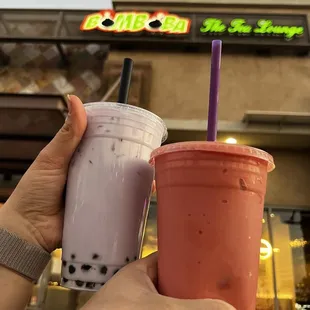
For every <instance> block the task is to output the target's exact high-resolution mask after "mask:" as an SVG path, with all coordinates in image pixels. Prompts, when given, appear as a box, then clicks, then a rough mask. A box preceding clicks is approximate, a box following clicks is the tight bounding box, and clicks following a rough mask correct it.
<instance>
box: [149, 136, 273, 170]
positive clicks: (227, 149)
mask: <svg viewBox="0 0 310 310" xmlns="http://www.w3.org/2000/svg"><path fill="white" fill-rule="evenodd" d="M186 151H202V152H213V153H221V154H228V155H236V156H247V157H253V158H256V159H259V160H261V161H265V162H267V170H268V172H270V171H272V170H273V169H274V168H275V164H274V161H273V157H272V156H271V155H270V154H268V153H267V152H265V151H263V150H260V149H257V148H254V147H250V146H246V145H240V144H228V143H222V142H209V141H190V142H178V143H171V144H167V145H164V146H161V147H159V148H157V149H156V150H154V151H153V152H152V153H151V159H150V163H151V164H153V165H154V164H155V159H156V157H158V156H161V155H164V154H169V153H174V152H186Z"/></svg>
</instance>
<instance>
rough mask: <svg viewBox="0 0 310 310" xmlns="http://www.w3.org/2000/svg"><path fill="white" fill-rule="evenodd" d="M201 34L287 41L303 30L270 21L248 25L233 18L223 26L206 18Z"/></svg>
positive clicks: (302, 28)
mask: <svg viewBox="0 0 310 310" xmlns="http://www.w3.org/2000/svg"><path fill="white" fill-rule="evenodd" d="M200 32H201V33H206V34H207V33H209V34H217V35H221V34H227V33H228V34H230V35H238V36H249V35H259V36H264V37H268V36H273V37H282V38H284V39H285V40H287V41H290V40H292V39H294V38H297V37H301V36H303V34H304V32H305V29H304V27H302V26H288V25H276V24H274V21H273V20H272V19H259V20H258V21H257V22H256V25H255V26H253V25H250V24H248V23H247V21H246V19H244V18H234V19H233V20H231V21H230V23H229V24H225V23H224V22H223V20H222V19H219V18H206V19H205V20H204V21H203V22H202V26H201V28H200Z"/></svg>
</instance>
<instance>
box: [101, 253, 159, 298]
mask: <svg viewBox="0 0 310 310" xmlns="http://www.w3.org/2000/svg"><path fill="white" fill-rule="evenodd" d="M128 283H131V285H130V286H129V287H128V285H127V284H128ZM156 283H157V253H154V254H151V255H149V256H148V257H146V258H143V259H139V260H137V261H135V262H133V263H131V264H129V265H127V266H125V267H124V268H122V269H121V270H120V271H119V272H118V273H117V274H116V275H115V276H114V277H113V278H112V279H111V280H110V281H109V282H108V284H107V287H110V288H112V287H115V288H116V287H117V289H118V290H120V289H121V287H123V286H124V289H125V288H126V291H127V293H128V292H129V291H131V290H132V294H136V293H135V292H142V291H143V292H152V293H157V290H156Z"/></svg>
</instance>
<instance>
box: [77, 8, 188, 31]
mask: <svg viewBox="0 0 310 310" xmlns="http://www.w3.org/2000/svg"><path fill="white" fill-rule="evenodd" d="M190 26H191V20H190V19H189V18H185V17H180V16H178V15H175V14H170V13H168V12H164V11H158V12H155V13H154V14H150V13H148V12H114V11H112V10H105V11H100V12H98V13H93V14H89V15H87V16H86V17H85V18H84V20H83V22H82V24H81V26H80V29H81V30H82V31H91V30H100V31H103V32H110V33H111V32H112V33H139V32H150V33H163V34H174V35H180V34H187V33H189V32H190Z"/></svg>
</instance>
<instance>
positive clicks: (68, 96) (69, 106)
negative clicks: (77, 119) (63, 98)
mask: <svg viewBox="0 0 310 310" xmlns="http://www.w3.org/2000/svg"><path fill="white" fill-rule="evenodd" d="M67 106H68V114H70V113H71V96H70V95H67Z"/></svg>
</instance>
